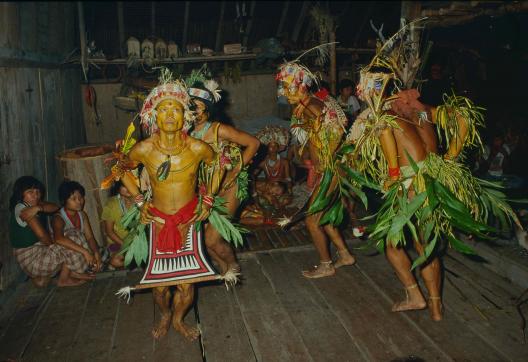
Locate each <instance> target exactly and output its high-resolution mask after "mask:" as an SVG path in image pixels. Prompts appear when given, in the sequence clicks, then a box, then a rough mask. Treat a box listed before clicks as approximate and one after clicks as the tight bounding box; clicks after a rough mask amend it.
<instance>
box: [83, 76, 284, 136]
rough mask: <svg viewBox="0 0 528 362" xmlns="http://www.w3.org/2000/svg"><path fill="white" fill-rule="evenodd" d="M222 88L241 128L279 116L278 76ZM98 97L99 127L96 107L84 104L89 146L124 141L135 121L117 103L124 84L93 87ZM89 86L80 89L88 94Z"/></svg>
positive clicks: (247, 79) (230, 114)
mask: <svg viewBox="0 0 528 362" xmlns="http://www.w3.org/2000/svg"><path fill="white" fill-rule="evenodd" d="M219 83H220V88H222V89H223V90H224V91H225V92H223V93H222V96H223V97H226V99H225V106H226V109H225V113H226V115H227V117H228V118H229V119H230V120H231V121H232V122H233V123H234V124H235V125H239V126H240V125H241V124H242V123H244V122H248V121H250V120H252V119H256V118H260V117H266V116H277V115H278V106H277V85H276V82H275V75H274V74H257V75H242V76H241V77H240V81H239V82H236V83H234V82H233V81H227V82H225V81H224V82H222V79H220V82H219ZM92 86H93V87H94V89H95V92H96V95H97V111H98V112H99V115H100V116H101V122H100V124H97V122H96V119H95V113H94V110H93V108H91V107H89V106H87V105H86V103H85V102H82V108H83V117H84V123H85V127H86V138H87V141H88V143H111V144H113V143H114V142H115V141H116V140H118V139H121V138H123V136H124V134H125V131H126V128H127V126H128V124H129V123H130V121H131V120H132V119H133V118H134V113H131V112H125V111H122V110H120V109H118V108H116V107H115V106H114V104H113V99H114V97H115V96H118V95H119V92H120V90H121V83H102V84H93V85H92ZM85 87H86V86H85V85H82V86H81V88H80V93H81V94H84V91H85Z"/></svg>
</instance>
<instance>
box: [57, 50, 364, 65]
mask: <svg viewBox="0 0 528 362" xmlns="http://www.w3.org/2000/svg"><path fill="white" fill-rule="evenodd" d="M336 51H337V52H338V53H357V54H371V53H374V52H375V49H371V48H337V49H336ZM300 53H302V52H301V51H295V52H290V53H289V54H290V55H295V54H300ZM256 58H257V54H255V53H242V54H218V55H209V56H206V55H197V56H187V57H181V58H176V59H166V60H161V61H156V64H184V63H203V62H217V61H230V60H254V59H256ZM88 61H89V62H90V63H93V64H101V65H107V64H127V59H121V58H119V59H112V60H106V59H94V58H89V59H88ZM138 61H139V62H140V63H143V62H144V60H143V59H138ZM63 64H80V60H79V59H76V60H72V61H68V62H65V63H63Z"/></svg>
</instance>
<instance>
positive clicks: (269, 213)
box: [240, 181, 292, 225]
mask: <svg viewBox="0 0 528 362" xmlns="http://www.w3.org/2000/svg"><path fill="white" fill-rule="evenodd" d="M286 191H287V190H286V186H285V185H284V184H283V183H282V182H263V181H257V182H256V192H255V193H254V194H253V197H254V203H251V204H249V205H248V206H246V207H245V208H244V210H243V211H242V214H241V215H240V223H241V224H243V225H263V224H264V225H274V224H275V223H274V222H273V218H276V217H279V218H280V217H283V216H284V214H285V212H286V211H285V208H286V207H287V206H288V205H290V204H291V203H292V196H291V195H290V194H288V193H287V192H286Z"/></svg>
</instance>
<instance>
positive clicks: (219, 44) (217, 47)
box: [215, 1, 226, 52]
mask: <svg viewBox="0 0 528 362" xmlns="http://www.w3.org/2000/svg"><path fill="white" fill-rule="evenodd" d="M225 6H226V2H225V1H222V4H221V5H220V17H219V18H218V26H217V27H216V41H215V51H217V52H219V51H221V50H222V35H223V30H224V27H223V25H224V13H225Z"/></svg>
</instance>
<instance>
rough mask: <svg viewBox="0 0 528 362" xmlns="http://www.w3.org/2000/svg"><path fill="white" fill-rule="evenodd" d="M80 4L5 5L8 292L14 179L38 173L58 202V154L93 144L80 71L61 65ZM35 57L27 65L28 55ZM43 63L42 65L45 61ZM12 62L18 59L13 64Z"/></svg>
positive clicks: (1, 102)
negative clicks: (84, 116) (83, 106)
mask: <svg viewBox="0 0 528 362" xmlns="http://www.w3.org/2000/svg"><path fill="white" fill-rule="evenodd" d="M75 14H76V13H75V4H74V3H60V4H59V3H34V2H31V3H30V2H27V3H26V2H23V3H1V4H0V20H1V21H0V51H2V53H1V54H0V57H3V59H2V60H9V59H6V58H5V55H6V54H17V58H16V59H14V60H15V61H14V62H12V63H10V62H7V63H0V64H1V65H5V64H9V66H0V262H1V263H2V269H1V271H0V289H5V288H6V287H7V286H9V285H10V284H11V283H12V282H13V281H14V280H16V279H17V277H18V275H20V269H19V267H18V265H17V264H16V261H15V260H14V258H13V256H12V249H11V247H10V243H9V239H8V238H9V235H8V221H9V210H8V203H9V197H10V195H11V192H12V187H13V183H14V181H15V180H16V179H17V178H18V177H20V176H22V175H33V176H35V177H37V178H38V179H40V180H41V181H42V182H44V183H45V185H46V188H47V190H48V198H49V199H51V200H57V195H56V192H57V186H58V184H59V183H60V182H61V181H62V178H61V177H60V169H59V163H58V160H57V159H56V156H57V154H58V153H59V152H61V151H63V150H64V149H67V148H71V147H74V146H77V145H79V144H82V143H84V142H85V139H86V136H85V131H84V125H83V121H82V115H81V113H82V111H81V99H80V95H79V87H80V79H81V76H80V71H79V69H61V68H60V67H59V65H58V63H57V65H56V66H53V65H50V62H49V60H50V59H58V60H59V59H63V58H64V57H65V56H66V55H67V54H68V53H70V52H71V51H72V49H73V48H74V47H76V41H75V39H76V38H75V22H76V20H75ZM25 56H26V58H27V59H28V60H31V65H26V63H24V59H22V60H21V59H20V57H25ZM39 61H41V62H42V66H40V65H39ZM11 64H13V65H12V66H11Z"/></svg>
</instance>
